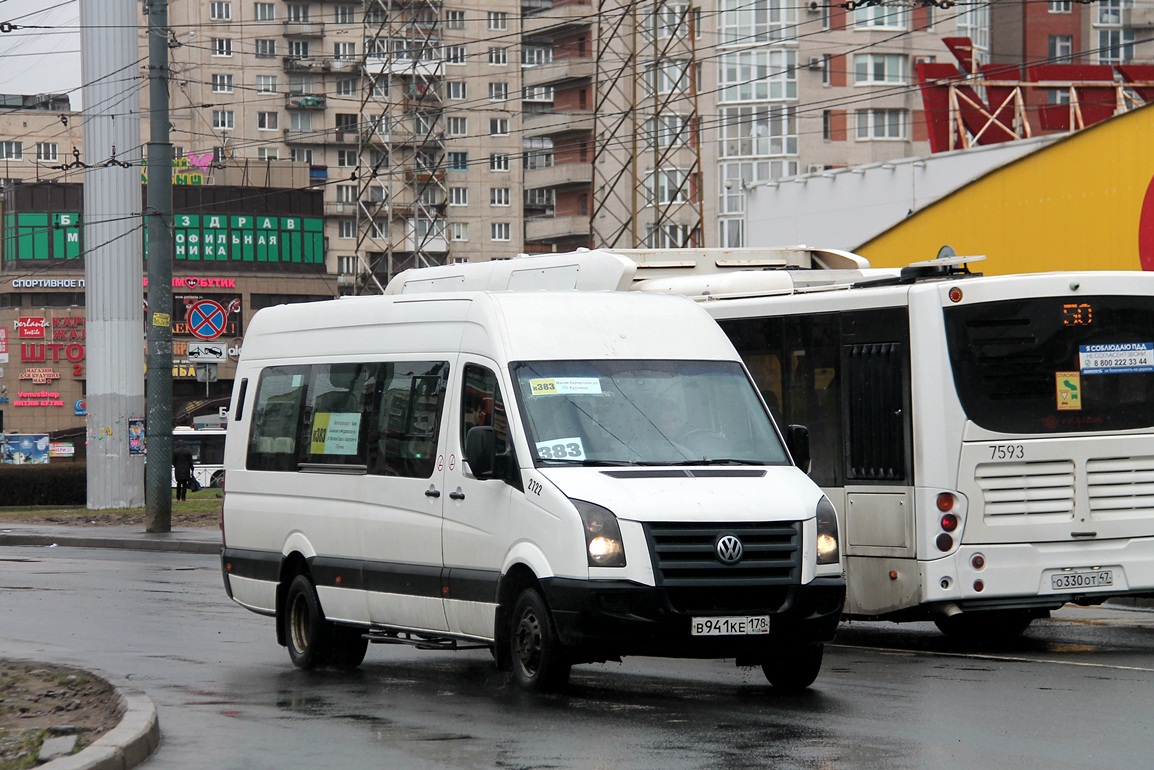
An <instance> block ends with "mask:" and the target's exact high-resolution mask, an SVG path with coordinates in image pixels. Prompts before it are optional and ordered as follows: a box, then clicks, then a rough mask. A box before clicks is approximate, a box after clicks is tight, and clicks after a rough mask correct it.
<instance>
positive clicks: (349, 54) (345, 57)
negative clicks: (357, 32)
mask: <svg viewBox="0 0 1154 770" xmlns="http://www.w3.org/2000/svg"><path fill="white" fill-rule="evenodd" d="M333 58H334V59H337V60H338V61H354V60H355V59H356V58H357V44H356V43H333Z"/></svg>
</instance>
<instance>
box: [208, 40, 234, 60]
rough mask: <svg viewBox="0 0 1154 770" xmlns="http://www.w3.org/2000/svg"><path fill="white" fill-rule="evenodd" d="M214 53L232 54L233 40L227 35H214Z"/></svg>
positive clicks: (217, 54)
mask: <svg viewBox="0 0 1154 770" xmlns="http://www.w3.org/2000/svg"><path fill="white" fill-rule="evenodd" d="M212 55H213V56H232V40H231V39H229V38H227V37H214V38H213V39H212Z"/></svg>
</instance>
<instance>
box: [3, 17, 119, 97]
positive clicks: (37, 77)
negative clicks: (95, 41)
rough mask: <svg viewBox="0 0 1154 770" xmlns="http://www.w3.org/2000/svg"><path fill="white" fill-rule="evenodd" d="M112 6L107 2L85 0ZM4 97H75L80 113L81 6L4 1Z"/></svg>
mask: <svg viewBox="0 0 1154 770" xmlns="http://www.w3.org/2000/svg"><path fill="white" fill-rule="evenodd" d="M84 2H107V0H84ZM4 22H7V23H9V24H14V25H16V26H18V27H49V28H50V29H16V30H13V31H11V32H4V33H0V93H3V94H42V93H64V92H70V93H69V96H70V97H71V98H72V108H73V109H80V106H81V101H80V85H81V77H80V0H0V23H4Z"/></svg>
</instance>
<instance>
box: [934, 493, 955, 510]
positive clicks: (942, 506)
mask: <svg viewBox="0 0 1154 770" xmlns="http://www.w3.org/2000/svg"><path fill="white" fill-rule="evenodd" d="M937 502H938V510H939V511H941V512H942V513H946V512H947V511H952V510H954V502H955V501H954V496H953V495H951V494H950V493H949V492H940V493H938V501H937Z"/></svg>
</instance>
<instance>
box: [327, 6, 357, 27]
mask: <svg viewBox="0 0 1154 770" xmlns="http://www.w3.org/2000/svg"><path fill="white" fill-rule="evenodd" d="M333 21H335V22H336V23H337V24H356V23H357V7H356V6H355V5H338V6H337V7H336V8H335V9H333Z"/></svg>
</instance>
